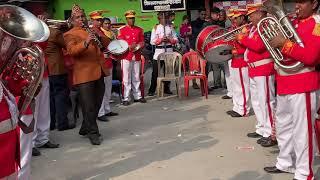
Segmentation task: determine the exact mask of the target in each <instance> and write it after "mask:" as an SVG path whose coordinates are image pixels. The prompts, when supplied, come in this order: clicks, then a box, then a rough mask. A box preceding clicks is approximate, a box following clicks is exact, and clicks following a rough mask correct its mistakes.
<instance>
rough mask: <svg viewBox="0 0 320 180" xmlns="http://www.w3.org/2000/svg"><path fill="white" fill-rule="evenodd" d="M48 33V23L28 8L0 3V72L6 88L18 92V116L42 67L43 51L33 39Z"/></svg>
mask: <svg viewBox="0 0 320 180" xmlns="http://www.w3.org/2000/svg"><path fill="white" fill-rule="evenodd" d="M49 35H50V31H49V28H48V26H47V25H46V24H45V23H44V22H42V21H41V20H39V19H38V18H37V17H35V16H34V15H33V14H32V13H30V12H29V11H27V10H25V9H23V8H20V7H17V6H13V5H0V75H1V79H3V80H4V84H5V85H6V86H8V87H9V89H13V90H14V91H19V92H21V98H20V100H19V102H18V109H19V112H20V114H19V117H20V116H21V113H23V112H24V111H25V110H26V109H27V107H28V106H29V104H30V103H31V102H32V100H33V97H34V95H35V93H36V91H37V89H38V87H39V85H40V83H41V81H42V76H43V72H44V68H45V64H44V62H45V61H44V54H43V52H42V50H41V49H40V47H38V46H37V45H34V42H44V41H46V40H47V39H48V37H49ZM17 84H19V87H16V85H17ZM20 84H21V85H20ZM12 87H14V88H12ZM17 89H19V90H17ZM20 90H21V91H20Z"/></svg>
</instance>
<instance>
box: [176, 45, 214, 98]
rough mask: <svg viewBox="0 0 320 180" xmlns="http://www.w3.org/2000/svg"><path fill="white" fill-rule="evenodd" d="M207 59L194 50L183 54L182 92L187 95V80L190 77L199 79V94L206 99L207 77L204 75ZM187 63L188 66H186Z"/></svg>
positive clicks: (190, 78)
mask: <svg viewBox="0 0 320 180" xmlns="http://www.w3.org/2000/svg"><path fill="white" fill-rule="evenodd" d="M206 64H207V61H206V60H204V59H202V58H201V57H200V56H199V54H198V53H197V52H195V51H191V52H188V53H186V54H184V55H183V58H182V67H183V74H184V93H185V96H188V95H189V81H190V80H192V79H199V80H200V89H201V95H202V96H203V95H205V96H206V99H208V79H207V76H206ZM187 65H188V67H187Z"/></svg>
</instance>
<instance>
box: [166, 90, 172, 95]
mask: <svg viewBox="0 0 320 180" xmlns="http://www.w3.org/2000/svg"><path fill="white" fill-rule="evenodd" d="M164 93H165V94H170V95H171V94H173V93H172V91H170V90H165V91H164Z"/></svg>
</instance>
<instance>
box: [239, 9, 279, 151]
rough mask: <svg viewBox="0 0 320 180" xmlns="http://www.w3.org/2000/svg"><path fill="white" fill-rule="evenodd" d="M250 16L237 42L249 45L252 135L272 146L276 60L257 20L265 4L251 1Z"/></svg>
mask: <svg viewBox="0 0 320 180" xmlns="http://www.w3.org/2000/svg"><path fill="white" fill-rule="evenodd" d="M247 9H248V13H247V15H248V16H249V18H250V21H251V22H252V28H251V30H250V32H249V33H248V32H243V33H240V34H239V35H238V36H237V40H238V42H239V43H240V44H241V45H243V46H244V47H246V48H247V49H246V51H245V52H244V59H245V61H247V63H248V66H249V77H250V95H251V104H252V107H253V110H254V112H255V115H256V118H257V125H256V131H255V132H253V133H249V134H248V135H247V136H248V137H251V138H260V139H259V140H258V141H257V143H258V144H261V145H262V146H264V147H269V146H273V145H275V144H276V141H275V140H274V139H273V138H272V136H271V134H272V124H273V119H274V118H273V111H274V108H275V89H274V85H275V84H274V73H275V70H274V63H273V59H271V57H270V53H269V52H268V51H267V49H266V47H265V45H264V43H263V42H262V40H261V38H260V37H259V33H258V31H257V24H258V22H259V21H260V20H261V19H262V18H264V17H266V16H267V12H266V11H265V10H264V9H263V7H262V4H249V5H248V6H247Z"/></svg>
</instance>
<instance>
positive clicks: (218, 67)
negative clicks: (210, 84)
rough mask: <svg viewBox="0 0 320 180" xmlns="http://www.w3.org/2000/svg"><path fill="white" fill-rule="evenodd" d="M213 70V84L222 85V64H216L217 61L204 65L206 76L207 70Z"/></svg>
mask: <svg viewBox="0 0 320 180" xmlns="http://www.w3.org/2000/svg"><path fill="white" fill-rule="evenodd" d="M211 70H212V71H213V80H214V86H215V87H217V86H222V82H221V71H223V72H224V65H223V64H218V63H208V64H207V66H206V75H207V78H208V75H209V72H210V71H211Z"/></svg>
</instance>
